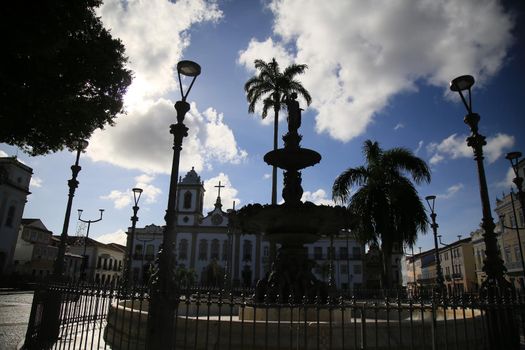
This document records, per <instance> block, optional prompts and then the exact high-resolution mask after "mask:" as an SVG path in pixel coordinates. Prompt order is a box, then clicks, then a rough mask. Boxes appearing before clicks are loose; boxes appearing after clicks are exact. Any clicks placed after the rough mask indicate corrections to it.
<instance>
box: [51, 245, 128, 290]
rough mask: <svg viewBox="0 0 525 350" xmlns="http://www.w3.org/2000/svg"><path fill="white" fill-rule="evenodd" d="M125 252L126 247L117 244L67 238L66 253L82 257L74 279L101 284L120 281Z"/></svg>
mask: <svg viewBox="0 0 525 350" xmlns="http://www.w3.org/2000/svg"><path fill="white" fill-rule="evenodd" d="M56 238H57V239H60V238H59V237H56ZM125 251H126V247H124V246H122V245H120V244H117V243H109V244H104V243H101V242H98V241H96V240H94V239H92V238H89V237H88V238H86V237H74V236H69V237H68V245H67V248H66V252H67V253H69V254H74V255H79V256H81V257H83V259H82V266H81V267H80V269H79V270H77V273H76V275H75V276H74V278H75V279H81V280H84V281H89V282H95V283H102V284H106V283H116V282H118V281H119V280H120V278H121V274H122V269H123V264H124V254H125ZM67 268H68V265H67V262H66V269H67Z"/></svg>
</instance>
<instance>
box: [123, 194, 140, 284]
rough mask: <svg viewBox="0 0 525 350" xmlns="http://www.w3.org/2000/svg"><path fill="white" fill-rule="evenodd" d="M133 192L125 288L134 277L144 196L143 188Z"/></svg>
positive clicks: (127, 241) (124, 276) (125, 265)
mask: <svg viewBox="0 0 525 350" xmlns="http://www.w3.org/2000/svg"><path fill="white" fill-rule="evenodd" d="M132 191H133V203H134V205H133V208H132V209H133V216H132V217H131V232H130V233H128V237H127V240H126V247H127V248H128V251H127V254H126V263H125V264H124V272H123V274H122V277H123V279H124V281H123V286H124V288H126V289H127V288H128V287H129V285H130V283H131V282H132V280H133V276H132V269H131V262H132V261H133V256H132V254H133V242H134V239H135V227H136V226H137V221H139V218H138V217H137V212H138V211H139V200H140V196H141V194H142V188H138V187H135V188H134V189H132Z"/></svg>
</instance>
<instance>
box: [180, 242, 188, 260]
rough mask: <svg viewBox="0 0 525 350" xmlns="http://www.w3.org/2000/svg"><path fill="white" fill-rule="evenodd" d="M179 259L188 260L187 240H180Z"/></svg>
mask: <svg viewBox="0 0 525 350" xmlns="http://www.w3.org/2000/svg"><path fill="white" fill-rule="evenodd" d="M179 259H180V260H186V259H188V240H187V239H181V240H180V243H179Z"/></svg>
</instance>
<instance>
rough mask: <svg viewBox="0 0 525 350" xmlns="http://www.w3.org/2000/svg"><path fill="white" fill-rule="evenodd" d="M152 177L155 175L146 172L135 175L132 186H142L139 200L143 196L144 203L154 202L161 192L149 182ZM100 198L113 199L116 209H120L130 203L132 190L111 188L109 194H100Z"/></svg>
mask: <svg viewBox="0 0 525 350" xmlns="http://www.w3.org/2000/svg"><path fill="white" fill-rule="evenodd" d="M154 179H155V177H153V176H151V175H148V174H142V175H139V176H137V177H135V181H136V184H135V186H134V187H138V188H142V194H141V200H142V198H144V199H145V200H146V203H155V202H156V201H157V196H158V195H159V194H161V193H162V191H161V189H160V188H158V187H156V186H154V185H152V184H151V182H152V181H153V180H154ZM100 198H101V199H106V200H110V201H113V205H114V206H115V208H116V209H122V208H125V207H127V206H129V205H132V199H133V192H132V190H131V189H127V190H125V191H120V190H112V191H111V192H110V193H109V194H107V195H105V196H100Z"/></svg>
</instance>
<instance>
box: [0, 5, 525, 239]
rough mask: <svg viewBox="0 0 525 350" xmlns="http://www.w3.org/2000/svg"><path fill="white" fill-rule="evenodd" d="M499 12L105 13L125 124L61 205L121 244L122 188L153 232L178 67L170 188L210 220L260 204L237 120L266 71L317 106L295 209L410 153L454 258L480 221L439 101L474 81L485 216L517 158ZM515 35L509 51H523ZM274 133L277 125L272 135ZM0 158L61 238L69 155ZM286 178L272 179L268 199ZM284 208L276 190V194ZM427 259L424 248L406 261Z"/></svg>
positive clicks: (348, 8) (513, 70)
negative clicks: (190, 194) (366, 149)
mask: <svg viewBox="0 0 525 350" xmlns="http://www.w3.org/2000/svg"><path fill="white" fill-rule="evenodd" d="M519 3H520V2H518V1H516V2H510V1H509V2H505V3H504V4H502V3H500V2H498V1H489V0H482V1H474V0H471V1H461V2H459V1H455V0H442V1H425V0H420V1H395V2H393V1H386V0H385V1H380V0H377V1H367V2H363V1H347V0H342V1H336V0H333V1H329V2H320V1H313V0H312V1H305V0H301V1H299V0H290V1H288V0H281V1H278V0H274V1H255V0H253V1H240V0H228V1H226V0H225V1H217V2H205V1H200V0H188V1H178V2H175V3H170V2H166V1H162V0H150V1H128V2H121V1H117V0H111V1H110V0H106V1H105V4H104V5H103V7H102V8H100V9H99V11H98V13H99V14H100V15H101V17H102V20H103V22H104V23H105V25H106V26H107V27H109V28H111V31H112V33H113V35H114V36H117V37H120V38H121V39H122V41H123V42H124V44H125V46H126V48H127V55H128V56H129V59H130V63H129V65H130V68H131V69H132V70H133V71H134V76H135V80H134V82H133V85H132V86H131V87H130V89H129V92H128V94H127V96H126V110H127V114H126V115H122V116H120V117H119V118H118V120H117V124H116V126H115V127H111V128H107V129H105V130H102V131H97V132H95V133H94V135H93V136H92V138H91V139H90V146H89V147H88V149H87V152H86V154H83V155H82V158H81V161H80V163H81V166H82V171H81V172H80V174H79V182H80V185H79V188H78V190H77V192H76V196H75V199H74V203H73V210H74V213H73V216H72V220H71V224H70V230H69V231H70V234H75V232H76V229H77V221H76V210H77V209H78V208H81V209H83V210H84V213H83V218H84V219H96V218H98V209H99V208H104V209H105V210H106V211H105V214H104V219H103V220H102V221H101V222H99V223H96V224H94V225H93V226H92V228H91V233H90V234H91V235H92V236H93V237H95V238H97V237H100V238H101V239H102V240H105V241H108V240H109V241H120V242H123V238H125V235H123V231H124V230H126V229H127V227H128V226H129V225H130V221H129V218H130V216H131V214H132V210H131V205H132V204H131V199H132V195H131V188H133V187H135V186H140V187H142V188H144V190H145V191H144V194H143V197H142V199H141V202H140V203H139V206H140V211H139V214H138V215H139V223H138V225H139V226H143V225H146V224H151V223H154V224H158V225H160V224H163V223H164V220H163V216H164V212H165V209H166V203H167V194H168V184H169V169H170V166H171V157H172V149H171V143H172V139H171V135H170V134H169V125H170V124H171V123H173V122H174V121H175V116H176V115H175V110H174V109H173V103H174V102H175V101H176V100H178V99H180V92H179V91H178V87H177V81H176V74H174V67H175V65H176V63H177V62H178V61H179V60H181V59H190V60H194V61H196V62H198V63H199V64H200V65H201V66H202V74H201V76H199V77H198V78H197V81H196V83H195V86H194V87H193V89H192V91H191V93H190V95H189V98H188V100H189V101H190V102H191V104H192V109H191V111H190V112H189V113H188V116H187V119H186V125H187V126H188V127H189V128H190V135H189V137H187V138H186V139H185V140H184V144H183V148H184V149H183V153H182V156H181V172H180V175H182V176H184V174H185V173H186V172H187V171H188V170H189V169H191V167H192V166H194V167H195V169H196V170H197V171H198V172H199V174H200V175H201V177H202V179H203V180H204V181H205V187H206V189H207V192H206V205H207V207H208V209H211V207H212V205H213V202H214V201H215V198H216V196H217V192H216V189H215V188H213V186H214V185H216V184H217V183H218V181H219V180H220V181H221V182H222V184H226V186H227V187H226V188H224V189H223V190H222V191H221V195H222V199H223V204H224V208H223V209H227V208H230V207H231V206H232V202H233V201H234V200H235V201H236V203H237V207H239V206H242V205H245V204H248V203H252V202H260V203H268V202H269V201H270V188H271V178H270V176H269V175H270V173H271V168H269V167H268V166H267V165H266V164H265V163H264V162H263V160H262V158H263V156H264V154H265V153H266V152H268V151H270V150H271V148H272V132H273V129H272V118H271V117H269V118H268V120H265V121H264V122H262V121H261V118H260V116H259V115H257V114H256V115H251V114H248V112H247V110H248V105H247V102H246V99H245V95H244V91H243V85H244V83H245V81H246V80H247V79H248V78H249V77H251V76H252V75H253V74H254V71H253V60H254V59H255V58H262V59H265V60H268V59H270V58H272V57H276V58H277V60H278V61H279V62H280V64H281V66H282V67H283V68H284V67H285V66H286V65H288V64H290V63H292V62H296V63H305V64H308V66H309V69H308V70H307V72H306V74H304V75H303V76H301V80H302V82H303V84H304V85H305V87H306V88H307V89H308V90H309V91H310V93H311V95H312V97H313V103H312V105H311V106H310V107H309V108H306V106H305V104H304V101H300V102H301V105H302V107H303V108H305V109H306V110H305V112H304V113H303V123H302V127H301V130H300V132H301V133H302V134H303V142H302V145H303V147H307V148H312V149H315V150H317V151H318V152H319V153H321V155H322V157H323V159H322V161H321V163H320V164H318V165H317V166H315V167H313V168H308V169H306V170H304V171H303V188H304V190H305V197H304V199H306V200H311V201H314V202H316V203H323V204H327V203H330V198H331V186H332V183H333V180H334V179H335V177H336V176H337V175H338V174H339V173H340V172H342V171H343V170H344V169H345V168H347V167H355V166H359V165H361V164H362V163H363V158H362V154H361V146H362V144H363V141H364V140H366V139H372V140H376V141H378V142H379V143H380V144H381V146H382V147H384V148H391V147H398V146H401V147H406V148H408V149H410V150H412V151H414V152H415V153H416V154H417V155H418V156H420V157H421V158H423V159H424V160H426V161H427V162H429V164H430V165H431V168H432V171H433V174H432V183H431V184H429V185H422V186H420V187H419V188H418V190H419V192H420V195H421V197H424V196H426V195H429V194H435V195H437V196H438V199H437V201H436V212H437V214H438V216H437V220H438V224H439V225H440V228H439V231H440V233H441V234H442V235H443V240H444V241H447V242H450V241H452V240H454V239H457V238H456V236H457V235H459V234H461V235H462V236H463V237H465V236H466V235H468V234H469V233H470V232H471V231H473V230H474V229H476V228H477V227H478V225H479V223H480V221H481V209H480V199H479V191H478V183H477V176H476V168H475V163H474V161H473V160H472V153H471V151H470V150H469V149H468V147H467V146H466V144H465V142H464V140H465V138H466V136H467V135H468V128H467V126H466V125H465V124H464V123H463V116H464V114H465V109H464V107H463V105H461V104H460V102H459V99H458V98H457V97H456V96H453V95H452V94H451V93H450V92H449V91H448V82H449V81H450V80H451V79H452V78H454V77H456V76H458V75H462V74H471V75H473V76H475V77H476V80H477V81H476V85H475V87H474V90H473V106H474V111H476V112H477V113H479V114H480V115H481V121H480V132H481V133H482V134H483V135H485V136H487V141H488V145H487V147H486V148H485V150H486V155H487V157H486V162H485V165H486V172H487V179H488V185H489V190H490V195H491V201H492V203H491V204H492V206H494V203H495V199H496V196H498V195H501V193H502V192H503V191H505V192H508V191H509V190H510V188H511V182H510V177H509V166H508V162H507V160H505V159H504V156H505V153H507V152H509V151H513V150H521V151H522V152H525V141H524V138H523V135H524V131H525V121H524V120H525V118H524V117H523V113H522V110H523V101H525V89H523V87H522V86H521V84H523V82H524V81H525V80H524V77H525V68H524V65H523V62H525V54H524V51H523V43H522V42H520V40H518V39H522V38H523V37H525V36H524V35H523V24H522V18H523V15H524V13H523V11H524V7H523V5H520V4H519ZM519 33H521V36H520V35H519ZM281 120H282V121H281V123H280V125H279V127H280V133H281V134H282V131H283V130H285V128H286V125H285V122H284V121H283V120H284V118H282V119H281ZM0 154H2V155H18V157H19V159H20V160H22V161H23V162H24V163H26V164H27V165H29V166H31V167H32V168H33V171H34V175H33V182H32V185H31V191H32V194H31V195H30V196H29V198H28V202H27V204H26V209H25V213H24V217H36V218H41V219H42V221H43V222H44V224H45V225H46V226H47V227H48V228H49V229H50V230H52V231H53V232H55V233H56V234H59V233H60V231H61V227H62V223H63V217H64V211H65V205H66V200H67V180H68V179H69V178H70V177H71V171H70V168H69V167H70V166H71V164H72V163H73V162H74V155H73V154H72V153H70V152H67V151H64V152H59V153H56V154H50V155H47V156H43V157H35V158H31V157H28V156H27V155H25V154H23V153H21V151H18V150H17V149H16V148H14V147H11V146H8V145H5V144H0ZM281 182H282V174H281V173H279V186H281ZM279 193H280V188H279ZM431 245H432V241H431V235H426V236H421V238H420V240H419V242H418V244H417V246H422V247H423V248H424V249H426V248H430V247H431Z"/></svg>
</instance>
